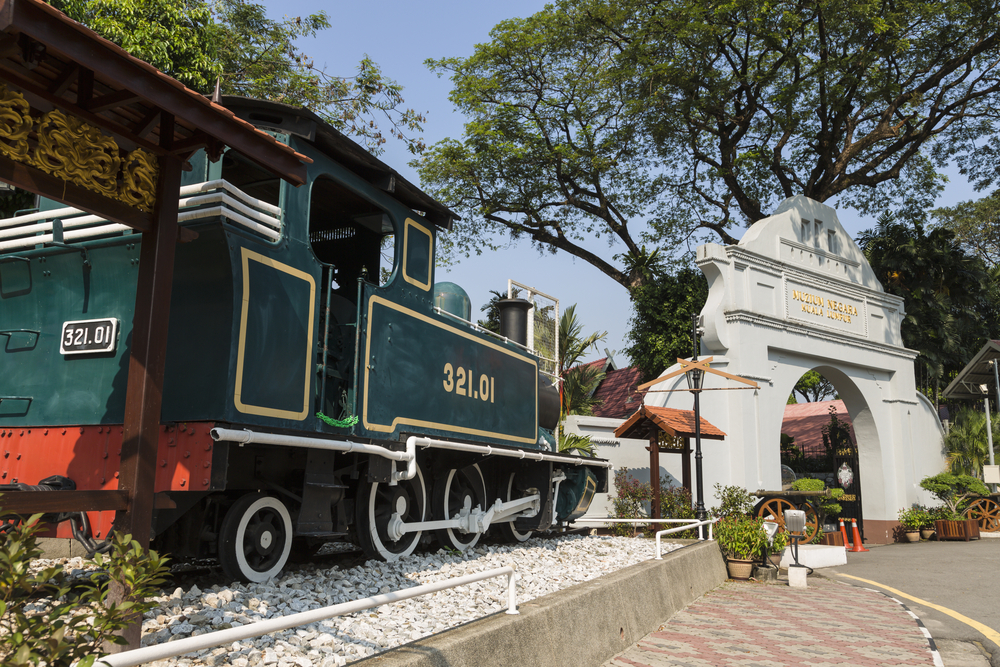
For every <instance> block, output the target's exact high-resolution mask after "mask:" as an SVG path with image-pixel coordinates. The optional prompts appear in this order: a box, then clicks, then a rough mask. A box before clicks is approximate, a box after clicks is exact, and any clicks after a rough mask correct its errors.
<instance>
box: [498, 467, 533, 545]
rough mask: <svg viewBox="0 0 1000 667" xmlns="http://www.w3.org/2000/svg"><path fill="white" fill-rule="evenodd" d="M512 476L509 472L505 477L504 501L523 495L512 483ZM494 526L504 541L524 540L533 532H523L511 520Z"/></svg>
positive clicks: (513, 475)
mask: <svg viewBox="0 0 1000 667" xmlns="http://www.w3.org/2000/svg"><path fill="white" fill-rule="evenodd" d="M514 477H515V474H514V473H511V474H510V477H508V478H507V489H506V493H505V494H504V502H510V501H511V500H515V499H517V498H521V497H522V496H524V495H525V494H524V493H521V492H519V491H518V490H517V487H516V486H515V485H514ZM496 527H497V531H498V532H499V534H500V539H501V540H503V541H504V542H525V541H527V540H528V539H530V538H531V536H532V535H534V532H533V531H530V530H527V531H524V532H521V531H519V530H518V529H517V528H515V527H514V522H513V521H510V522H505V523H498V524H496Z"/></svg>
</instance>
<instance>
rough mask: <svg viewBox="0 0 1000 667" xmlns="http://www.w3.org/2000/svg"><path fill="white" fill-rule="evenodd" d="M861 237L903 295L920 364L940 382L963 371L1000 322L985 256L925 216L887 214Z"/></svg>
mask: <svg viewBox="0 0 1000 667" xmlns="http://www.w3.org/2000/svg"><path fill="white" fill-rule="evenodd" d="M857 241H858V245H859V246H860V247H861V250H862V251H863V252H864V254H865V257H866V258H867V259H868V262H869V263H870V264H871V267H872V270H873V271H874V272H875V276H876V277H877V278H878V279H879V281H880V282H881V283H882V286H883V288H884V289H885V291H886V292H889V293H890V294H895V295H896V296H901V297H903V300H904V307H905V309H906V315H905V318H904V319H903V323H902V326H901V330H902V336H903V344H904V345H905V346H906V347H909V348H911V349H914V350H917V351H918V352H919V353H920V355H919V356H918V357H917V364H918V369H920V370H921V371H922V373H923V375H924V376H925V377H927V378H930V379H931V380H933V381H934V383H935V385H937V384H939V383H940V380H941V379H944V378H946V377H947V375H948V374H950V373H953V372H955V371H957V370H960V369H961V368H962V367H963V366H964V365H965V363H966V361H967V360H968V359H967V355H968V353H969V351H970V350H975V349H978V348H979V347H980V346H981V345H982V341H983V339H984V338H986V337H987V336H988V335H989V334H990V333H991V332H992V331H995V330H996V326H997V320H996V319H995V304H994V303H993V301H992V297H991V295H992V294H994V293H995V280H994V279H993V278H992V277H991V275H990V273H989V272H987V271H986V269H985V267H984V266H983V263H982V261H981V260H979V259H978V258H976V257H973V256H971V255H968V254H967V253H965V251H964V250H963V249H962V247H961V245H960V244H959V242H958V241H957V239H956V238H955V234H954V233H953V232H952V231H951V230H949V229H946V228H944V227H937V228H934V229H931V230H930V231H927V230H926V228H925V226H924V225H923V224H922V222H921V220H920V219H919V218H917V219H915V220H913V221H911V222H906V221H903V220H898V219H896V218H894V217H892V216H890V215H882V216H880V218H879V221H878V226H877V227H876V228H875V229H869V230H866V231H864V232H862V233H861V234H859V235H858V238H857Z"/></svg>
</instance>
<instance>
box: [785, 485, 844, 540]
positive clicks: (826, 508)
mask: <svg viewBox="0 0 1000 667" xmlns="http://www.w3.org/2000/svg"><path fill="white" fill-rule="evenodd" d="M792 489H793V490H795V491H825V490H826V482H824V481H823V480H821V479H812V478H802V479H797V480H795V482H793V483H792ZM843 495H844V490H843V489H836V488H834V489H830V495H829V496H812V497H810V498H809V500H810V501H811V502H812V504H813V506H814V507H816V511H817V514H818V515H819V516H818V517H817V518H818V519H819V525H820V531H817V534H818V535H820V537H822V535H821V534H820V532H821V531H822V528H823V524H824V523H826V520H827V518H835V517H839V516H840V513H841V512H843V511H844V508H843V506H842V505H841V504H840V503H838V502H837V500H839V499H840V498H841V497H842V496H843Z"/></svg>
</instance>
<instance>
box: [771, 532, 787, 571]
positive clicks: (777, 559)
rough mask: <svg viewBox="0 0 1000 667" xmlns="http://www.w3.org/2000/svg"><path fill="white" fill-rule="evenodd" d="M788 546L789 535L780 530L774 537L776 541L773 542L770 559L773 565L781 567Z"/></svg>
mask: <svg viewBox="0 0 1000 667" xmlns="http://www.w3.org/2000/svg"><path fill="white" fill-rule="evenodd" d="M787 546H788V533H787V532H785V531H783V530H780V531H778V532H777V533H775V535H774V539H773V541H772V542H771V553H770V555H769V558H770V560H771V565H773V566H774V567H778V566H779V565H781V556H782V555H783V554H784V553H785V547H787Z"/></svg>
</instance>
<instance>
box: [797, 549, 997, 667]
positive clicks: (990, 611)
mask: <svg viewBox="0 0 1000 667" xmlns="http://www.w3.org/2000/svg"><path fill="white" fill-rule="evenodd" d="M821 572H822V574H823V576H827V577H830V578H832V579H839V580H841V581H849V582H851V583H853V584H855V585H858V586H870V584H866V583H864V582H861V581H858V580H856V579H855V580H852V579H849V578H847V577H837V576H836V575H837V574H846V575H852V576H854V577H860V578H862V579H867V580H869V581H874V582H878V583H879V584H882V585H883V586H889V587H891V588H894V589H896V590H898V591H900V592H902V593H905V594H907V595H910V596H912V597H915V598H919V599H921V600H923V601H925V602H927V603H930V604H933V605H937V606H939V607H944V608H945V609H948V610H951V611H953V612H956V613H958V614H961V615H962V616H965V617H967V618H968V619H970V620H972V621H974V622H978V623H981V624H982V625H983V626H985V631H980V630H977V629H975V628H973V627H970V626H969V625H968V624H967V623H965V622H962V621H960V620H958V619H956V618H954V617H953V616H951V615H949V614H948V613H946V612H944V611H942V610H941V609H935V608H933V607H931V606H929V605H927V604H922V603H920V602H916V601H914V600H912V599H902V600H901V601H902V602H903V603H904V604H906V606H907V607H909V608H910V610H911V611H913V612H914V613H915V614H917V615H918V616H919V617H920V619H921V620H922V621H923V623H924V624H925V625H926V626H927V628H928V630H930V632H931V635H933V637H934V638H935V639H941V640H944V642H943V643H944V644H946V643H947V641H948V640H958V641H964V642H979V643H980V644H981V645H982V646H983V648H984V649H985V650H986V651H987V652H988V653H991V654H992V664H993V666H994V667H1000V645H998V641H997V639H1000V539H982V540H975V541H972V542H920V543H915V544H891V545H887V546H880V547H875V548H872V549H871V551H868V552H867V553H848V554H847V565H845V566H842V567H837V568H826V569H823V570H821ZM810 583H811V581H810ZM872 588H876V589H877V587H873V586H872ZM897 597H898V596H897ZM946 662H947V661H946Z"/></svg>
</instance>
